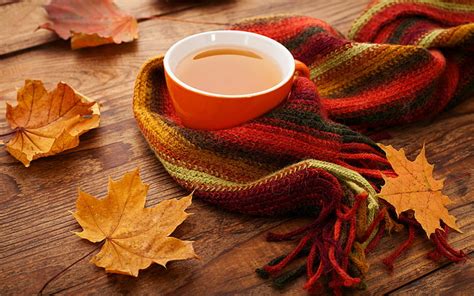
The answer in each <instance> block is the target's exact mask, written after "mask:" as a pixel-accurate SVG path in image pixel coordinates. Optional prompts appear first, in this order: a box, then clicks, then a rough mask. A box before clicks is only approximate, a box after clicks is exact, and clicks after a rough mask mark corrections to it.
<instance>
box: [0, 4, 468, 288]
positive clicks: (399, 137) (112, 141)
mask: <svg viewBox="0 0 474 296" xmlns="http://www.w3.org/2000/svg"><path fill="white" fill-rule="evenodd" d="M325 2H327V1H321V0H318V1H314V0H311V1H309V0H308V1H301V3H300V5H298V6H296V5H292V6H295V7H290V6H289V5H288V3H287V1H273V2H271V3H267V2H263V1H250V0H242V1H239V3H240V5H241V6H239V4H238V3H237V2H230V3H222V4H220V5H219V6H218V7H205V8H200V9H198V10H196V11H194V10H189V11H184V12H180V13H177V14H173V15H171V16H169V17H167V18H168V19H166V20H165V19H159V18H158V19H154V20H150V21H146V22H142V23H140V30H141V32H142V34H141V36H140V39H139V40H138V41H137V42H134V43H130V44H123V45H118V46H115V45H107V46H103V47H99V48H95V49H86V50H79V51H71V50H69V48H68V45H67V44H65V43H60V42H56V43H54V44H48V45H45V46H43V47H41V48H36V49H35V50H32V51H26V52H21V53H19V54H17V55H11V56H9V57H8V58H4V59H0V68H1V69H2V74H3V73H4V75H2V76H1V77H0V97H1V98H3V99H5V100H7V101H10V102H13V101H14V99H15V88H16V87H18V86H21V84H22V83H23V80H24V79H25V78H36V79H42V80H44V81H45V82H46V84H47V85H48V86H49V87H52V86H53V85H54V84H55V83H56V82H58V81H60V80H63V81H65V82H68V83H70V84H71V85H72V86H73V87H75V88H76V89H78V90H80V91H81V93H84V94H85V95H88V96H90V97H92V98H95V99H98V100H99V101H100V102H101V103H103V105H104V107H103V112H102V114H103V116H102V125H101V127H100V128H99V129H97V130H94V131H92V132H89V133H87V134H85V135H84V136H83V137H82V138H81V139H82V142H81V145H80V146H79V147H78V148H76V149H74V150H71V151H68V152H66V153H64V154H63V155H59V156H55V157H50V158H48V159H41V160H37V161H35V162H33V163H32V166H31V167H30V168H28V169H25V168H24V167H22V165H21V164H20V163H18V162H17V161H15V160H14V159H13V158H12V157H11V156H9V155H8V154H7V153H6V152H5V151H4V150H3V149H2V150H0V164H1V165H0V183H1V184H2V186H1V187H0V190H2V191H0V225H1V228H0V236H1V237H2V240H1V241H0V254H1V257H0V278H2V281H1V282H0V290H1V291H2V293H5V294H33V293H38V292H39V291H40V290H41V289H42V288H43V286H44V285H45V283H47V282H48V281H50V282H49V283H48V285H47V286H46V287H45V288H44V289H43V291H42V292H44V293H65V294H84V293H94V292H95V293H107V294H111V293H120V294H126V293H134V294H150V293H160V294H176V292H181V293H186V294H192V293H195V294H202V293H204V292H205V293H207V294H222V293H244V294H255V295H257V294H258V295H265V294H270V293H273V292H274V290H272V289H271V287H270V286H269V283H268V282H265V281H262V280H261V279H259V278H257V277H256V276H255V274H254V272H253V270H254V269H255V268H256V267H259V266H261V265H262V264H264V263H265V262H267V261H268V260H269V259H270V258H272V257H275V256H277V255H280V254H281V253H283V252H286V251H288V250H289V249H290V248H291V247H292V244H291V243H282V244H280V243H267V242H265V241H264V239H263V238H264V234H265V232H266V231H267V230H269V229H273V228H274V227H275V226H277V225H279V224H280V223H282V221H284V220H282V218H275V219H263V218H254V217H247V216H242V215H238V214H232V213H226V212H223V211H220V210H218V209H216V208H214V207H210V206H208V205H206V204H204V203H202V202H200V201H199V200H196V201H195V202H194V204H193V206H192V208H191V212H193V213H194V215H192V216H191V217H190V218H189V219H188V220H187V221H186V222H185V223H184V224H183V225H182V226H181V227H180V228H179V229H178V231H177V233H176V235H177V236H178V237H181V238H184V239H191V240H195V241H196V244H195V245H196V251H197V253H198V254H199V255H200V256H201V260H199V261H186V262H175V263H171V264H170V265H169V267H168V269H167V270H166V271H165V270H164V269H163V268H160V267H157V266H153V267H152V268H150V269H148V270H145V271H142V272H141V273H140V277H139V278H138V279H133V278H129V277H125V276H120V275H107V274H105V273H104V271H103V270H101V269H99V268H96V267H95V266H93V265H91V264H90V263H88V260H89V259H90V255H89V256H87V254H89V252H91V251H92V250H94V248H95V246H94V245H93V244H90V243H88V242H86V241H82V240H80V239H79V238H77V237H75V236H73V235H71V233H70V232H71V231H77V230H79V227H78V225H77V224H76V223H75V222H74V220H73V219H72V217H71V216H70V214H69V213H68V212H67V211H68V210H73V209H74V206H75V205H74V203H75V199H76V194H77V193H76V188H77V187H78V186H80V187H81V188H82V189H83V190H85V191H86V192H89V193H91V194H94V195H97V196H104V195H105V194H106V185H105V184H106V180H107V177H108V176H109V175H110V176H112V177H114V178H118V177H120V176H121V175H122V174H123V173H124V172H126V171H128V170H131V169H133V168H134V167H136V166H140V168H141V172H142V177H143V179H144V180H145V181H146V182H147V183H150V184H151V188H150V193H149V200H148V205H154V204H156V203H157V202H158V201H160V200H163V199H166V198H170V197H174V196H177V195H179V194H182V193H183V192H182V191H181V189H180V188H178V187H177V186H176V184H175V183H174V182H173V181H172V180H171V178H170V177H169V176H168V175H167V174H166V172H165V171H164V170H163V168H162V167H161V165H160V164H159V162H158V161H157V160H156V158H155V157H154V155H153V153H152V152H151V151H150V150H149V149H148V147H147V144H146V142H145V140H144V139H143V137H142V136H141V135H140V132H139V131H138V128H137V127H136V124H135V121H134V119H133V114H132V112H131V98H132V91H133V80H134V77H135V75H136V73H137V71H138V68H139V67H140V65H141V64H142V63H143V62H144V61H146V60H147V59H148V58H149V57H151V56H153V55H156V54H158V53H160V52H164V51H165V50H166V49H167V48H168V47H169V46H170V45H171V44H172V43H173V42H175V41H177V40H178V39H180V38H182V37H184V36H186V35H188V34H192V33H195V32H199V31H204V30H211V29H217V28H223V27H224V26H222V25H218V24H209V20H212V21H213V22H216V23H227V22H231V21H233V20H235V19H240V18H245V17H251V16H254V15H256V14H260V13H284V12H288V11H289V10H290V9H293V11H292V12H297V13H300V14H306V15H310V16H315V17H319V18H322V19H325V20H328V21H329V22H330V23H339V24H338V25H337V27H338V28H339V29H340V30H343V29H344V26H347V24H349V23H350V21H349V20H347V19H345V20H344V17H342V16H341V15H339V13H338V12H337V11H341V10H342V11H344V9H342V8H343V7H342V6H340V7H339V8H338V9H339V10H335V9H333V6H330V5H327V4H326V3H325ZM335 2H336V3H340V2H341V3H342V1H335ZM363 2H364V1H360V2H359V1H357V3H358V6H357V7H359V8H358V11H357V10H356V9H355V8H354V9H352V10H351V12H350V13H349V12H347V11H344V13H345V14H347V15H349V14H351V15H352V14H354V15H355V14H357V13H358V12H359V11H360V10H361V9H362V7H363V6H364V5H365V3H363ZM334 5H339V4H334ZM350 5H352V4H350ZM346 6H349V5H346ZM219 11H220V13H219ZM339 19H341V20H339ZM190 21H191V22H198V23H193V24H190V23H188V22H190ZM199 22H200V23H199ZM205 22H207V24H205ZM4 111H5V105H4V104H0V114H1V113H4ZM473 113H474V102H472V101H471V102H465V103H464V104H462V105H460V106H458V107H457V108H455V109H453V110H450V111H449V112H447V113H445V114H444V115H443V116H441V117H439V118H437V119H436V120H435V121H433V122H431V123H430V124H428V123H420V124H415V125H412V126H410V127H404V128H400V129H394V130H392V133H393V135H394V139H391V140H389V141H386V142H385V143H393V144H394V145H396V146H397V147H401V146H403V147H405V148H406V149H407V151H408V152H409V154H410V155H411V156H413V155H414V154H415V153H416V152H417V151H418V150H419V148H420V146H421V143H422V141H423V140H426V142H427V153H428V157H429V159H430V160H431V161H432V162H435V163H436V164H437V167H436V173H437V174H438V175H439V176H447V181H446V190H445V193H446V194H448V195H450V196H452V198H453V200H454V202H455V203H454V204H453V205H452V207H451V208H452V213H453V214H454V215H456V216H457V217H458V220H459V225H460V227H461V229H462V230H463V231H464V234H452V235H451V236H450V242H452V244H453V245H454V246H455V247H458V248H465V247H470V246H472V244H473V241H472V234H473V232H474V230H473V227H474V226H473V225H474V223H473V218H472V217H471V216H472V215H471V214H470V213H471V212H472V204H470V203H471V202H472V196H473V189H472V188H474V177H473V171H472V167H473V161H474V159H473V156H472V151H471V152H470V150H469V149H470V147H472V145H474V139H473V137H472V132H471V131H472V122H473V118H474V117H473V116H474V114H473ZM2 127H6V123H5V121H4V119H3V118H1V119H0V130H2V129H1V128H2ZM58 176H60V177H58ZM306 222H307V221H306V220H295V221H291V222H289V224H284V225H281V226H278V228H276V230H279V231H283V230H289V229H292V228H293V227H296V226H297V225H302V224H304V223H306ZM405 237H406V233H401V234H397V235H394V236H393V237H387V238H384V240H383V241H382V243H381V246H380V247H379V248H378V249H377V250H376V251H375V252H374V254H373V255H372V256H371V263H372V269H371V273H370V274H369V277H368V278H367V279H366V281H367V283H368V285H369V287H370V288H369V290H368V291H367V292H366V294H373V293H377V294H380V293H384V292H388V291H393V290H394V289H395V288H397V287H400V286H401V285H404V284H407V283H410V282H412V281H413V280H416V279H417V278H419V277H420V276H423V275H426V274H428V273H430V272H432V271H433V270H436V269H437V268H439V267H440V266H442V265H441V264H436V263H432V262H431V261H428V260H427V259H425V255H426V252H428V250H430V243H429V242H427V241H426V240H423V239H421V238H420V237H419V238H417V240H416V241H415V243H414V245H413V248H412V249H410V250H409V251H408V252H407V253H406V254H404V255H403V256H402V257H401V258H400V260H399V261H397V263H396V265H395V267H396V272H395V273H394V274H392V275H389V274H388V273H387V271H386V270H385V269H384V267H383V266H382V265H381V263H380V260H381V258H383V257H384V256H386V255H387V254H388V253H389V252H390V251H391V250H392V249H393V248H394V247H396V245H397V244H398V243H400V241H402V240H403V239H405ZM84 256H85V257H84ZM83 257H84V258H83ZM76 261H78V262H77V263H75V262H76ZM58 274H59V275H58ZM56 275H58V276H56ZM303 281H304V279H301V280H300V281H299V282H298V283H296V284H295V285H292V286H290V287H288V288H287V289H286V290H284V293H285V294H291V295H294V294H304V291H303V290H302V289H301V283H302V282H303Z"/></svg>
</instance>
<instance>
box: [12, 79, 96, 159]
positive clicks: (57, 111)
mask: <svg viewBox="0 0 474 296" xmlns="http://www.w3.org/2000/svg"><path fill="white" fill-rule="evenodd" d="M17 102H18V105H17V106H15V107H12V106H11V105H10V104H8V103H7V114H6V118H7V121H8V123H9V125H10V127H11V128H12V129H13V130H14V131H13V132H12V133H13V134H14V136H13V138H12V139H10V141H9V142H8V143H7V144H6V146H7V151H8V152H9V153H10V154H11V155H12V156H13V157H15V158H16V159H18V160H19V161H21V162H22V163H23V164H24V165H25V166H26V167H28V166H29V165H30V162H31V161H32V160H34V159H37V158H40V157H45V156H50V155H54V154H57V153H59V152H62V151H64V150H67V149H71V148H74V147H76V146H77V145H79V136H80V135H82V134H83V133H85V132H87V131H88V130H90V129H93V128H96V127H98V126H99V121H100V112H99V104H98V103H96V102H93V101H91V100H90V99H88V98H87V97H85V96H83V95H81V94H79V93H77V92H75V91H74V89H72V88H71V87H70V86H68V85H67V84H65V83H62V82H60V83H58V85H57V86H56V88H55V89H54V90H53V91H51V92H47V91H46V89H45V88H44V85H43V83H42V82H41V81H39V80H26V81H25V85H24V86H23V87H22V88H21V89H19V90H18V93H17Z"/></svg>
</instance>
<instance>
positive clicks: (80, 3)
mask: <svg viewBox="0 0 474 296" xmlns="http://www.w3.org/2000/svg"><path fill="white" fill-rule="evenodd" d="M45 9H46V12H47V13H48V18H49V20H50V21H51V22H50V23H46V24H42V25H40V26H39V27H40V28H43V29H48V30H51V31H54V32H56V34H58V35H59V37H61V38H62V39H65V40H67V39H69V38H70V37H71V47H72V48H73V49H77V48H82V47H92V46H98V45H102V44H107V43H122V42H130V41H133V40H134V39H136V38H138V24H137V20H136V19H135V18H134V17H133V16H131V15H129V14H127V13H125V12H123V11H122V10H120V9H119V8H118V7H117V6H116V5H115V4H114V3H113V1H112V0H52V1H51V3H50V4H48V5H46V6H45Z"/></svg>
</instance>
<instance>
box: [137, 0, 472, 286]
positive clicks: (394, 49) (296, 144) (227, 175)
mask: <svg viewBox="0 0 474 296" xmlns="http://www.w3.org/2000/svg"><path fill="white" fill-rule="evenodd" d="M469 3H471V4H469ZM473 22H474V5H473V4H472V1H469V0H468V1H466V0H451V1H436V0H398V1H393V0H389V1H374V2H372V3H371V5H370V6H369V7H368V8H367V9H366V11H365V12H364V13H363V14H362V15H361V16H360V17H359V18H358V19H356V20H355V22H354V24H353V26H352V28H351V30H350V32H349V38H345V37H344V36H343V35H342V34H341V33H339V32H338V31H336V30H335V29H334V28H332V27H331V26H330V25H328V24H327V23H325V22H323V21H321V20H318V19H314V18H310V17H302V16H278V17H265V18H259V19H252V20H247V21H244V22H241V23H239V24H236V25H235V26H233V27H232V28H231V29H236V30H245V31H251V32H255V33H259V34H262V35H266V36H268V37H270V38H273V39H275V40H277V41H279V42H281V43H282V44H283V45H284V46H286V47H287V48H288V49H289V50H290V51H291V52H292V54H293V55H294V57H295V58H296V59H298V60H300V61H302V62H304V63H305V64H306V65H308V66H309V67H310V70H311V79H307V78H303V77H300V78H297V79H296V81H295V83H294V85H293V89H292V91H291V94H290V96H289V97H288V99H287V100H286V101H285V102H284V103H282V104H281V105H280V106H278V107H277V108H275V109H274V110H272V111H270V112H268V113H267V114H265V115H263V116H261V117H260V118H257V119H255V120H252V121H249V122H247V123H244V124H242V125H240V126H237V127H233V128H230V129H224V130H217V131H200V130H193V129H189V128H185V127H183V126H182V125H181V124H180V120H179V118H178V117H177V116H176V114H175V111H174V109H173V105H172V103H171V101H170V98H169V95H168V92H167V89H166V84H165V80H164V75H163V64H162V57H155V58H153V59H151V60H150V61H148V62H147V63H146V64H145V65H144V66H143V67H142V68H141V70H140V72H139V74H138V77H137V80H136V84H135V92H134V102H133V108H134V113H135V117H136V120H137V122H138V125H139V127H140V129H141V131H142V133H143V135H144V136H145V138H146V139H147V141H148V143H149V144H150V147H151V148H152V149H153V151H154V152H155V153H156V155H157V157H158V158H159V160H160V161H161V163H162V164H163V166H164V167H165V169H166V170H167V171H168V172H169V174H170V175H171V176H172V177H173V178H174V179H175V180H176V182H177V183H179V184H180V185H182V186H183V187H184V188H186V189H188V190H190V191H191V190H194V191H195V193H194V195H195V196H196V197H199V198H201V199H203V200H205V201H207V202H209V203H211V204H214V205H217V206H218V207H221V208H223V209H226V210H230V211H234V212H240V213H245V214H252V215H263V216H273V215H283V214H290V213H291V214H295V213H296V214H305V215H310V216H312V217H314V221H313V222H312V223H310V224H309V225H307V226H305V227H302V228H299V229H296V230H294V231H292V232H290V233H286V234H274V233H271V234H269V236H268V239H269V240H272V241H278V240H287V239H297V241H298V243H297V246H296V247H295V249H294V250H293V251H292V252H290V253H289V254H286V255H283V256H280V257H278V258H276V259H275V260H272V261H271V262H269V263H268V264H267V265H265V266H264V267H263V268H262V269H259V270H258V273H259V274H260V275H261V276H263V277H268V276H272V277H273V278H274V283H275V284H276V285H283V284H285V283H287V282H288V281H289V280H291V279H293V278H295V277H296V276H297V275H300V274H307V277H308V281H307V283H306V285H305V288H307V289H308V290H314V289H315V288H316V287H318V285H319V284H318V279H319V278H320V277H321V276H323V275H325V276H327V277H328V278H329V279H330V281H329V284H328V285H329V287H331V288H332V289H333V291H334V292H335V293H339V292H340V291H341V290H340V289H341V287H357V286H359V285H361V284H362V282H361V281H362V280H363V278H364V274H365V273H366V272H367V270H368V265H367V263H366V260H365V256H366V255H367V254H368V253H370V251H371V250H372V249H373V248H374V247H375V246H376V245H377V243H378V242H379V240H380V239H381V237H382V236H383V235H384V233H385V232H386V231H390V230H392V229H399V228H400V227H403V225H405V226H406V227H408V229H409V237H408V239H407V241H405V242H403V243H402V244H401V245H400V247H399V248H398V249H397V250H395V251H394V252H393V253H392V254H390V255H389V256H388V257H387V258H386V259H385V260H384V263H385V264H386V265H387V266H389V267H392V266H393V261H394V260H395V259H396V258H397V257H398V256H399V255H400V254H401V252H402V251H403V250H405V249H406V248H407V247H408V246H409V245H410V244H411V241H412V240H413V236H414V231H415V228H416V227H419V225H418V224H417V223H416V221H414V220H413V219H412V218H410V217H408V216H400V217H396V216H395V215H394V213H393V210H392V209H390V208H389V207H388V206H387V205H385V204H384V203H383V202H382V201H381V200H378V199H377V196H376V192H377V191H378V190H379V189H380V186H381V185H382V184H383V179H382V174H388V175H390V174H392V175H393V172H392V170H391V167H390V164H389V163H388V161H387V160H386V158H385V155H384V153H383V151H382V150H380V148H379V147H378V146H377V145H376V144H375V143H374V142H373V141H372V140H371V139H370V138H368V137H367V136H364V135H363V134H362V133H366V132H369V131H371V130H374V129H380V128H383V127H387V126H393V125H400V124H405V123H410V122H413V121H416V120H420V119H427V118H430V117H433V116H435V115H436V114H438V113H439V112H441V111H442V110H444V109H446V108H449V107H450V106H452V105H454V104H456V103H457V102H459V101H461V100H463V99H466V98H469V97H472V96H473V95H474V23H473ZM360 132H362V133H360ZM446 235H447V229H446V228H445V229H444V230H439V231H437V232H436V234H433V235H432V236H431V240H432V241H433V244H434V247H435V248H434V251H433V252H431V253H430V256H431V257H432V258H438V257H441V256H444V257H446V258H448V259H450V260H451V261H462V260H464V254H463V253H462V252H459V251H456V250H454V249H452V248H451V247H449V245H448V244H447V242H446V239H447V237H446ZM302 256H305V257H307V259H306V263H305V264H304V265H302V266H300V267H297V268H296V269H293V270H287V269H288V265H289V263H291V262H292V261H294V260H295V259H296V258H298V257H302Z"/></svg>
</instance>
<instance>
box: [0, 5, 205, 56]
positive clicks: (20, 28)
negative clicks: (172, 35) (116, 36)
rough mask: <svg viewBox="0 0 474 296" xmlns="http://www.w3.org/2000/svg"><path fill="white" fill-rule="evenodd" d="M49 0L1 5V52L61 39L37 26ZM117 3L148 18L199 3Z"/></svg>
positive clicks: (44, 21) (141, 16)
mask: <svg viewBox="0 0 474 296" xmlns="http://www.w3.org/2000/svg"><path fill="white" fill-rule="evenodd" d="M48 2H49V0H26V1H20V2H14V3H11V4H8V3H9V2H6V3H5V4H8V5H0V20H1V22H2V24H4V25H3V26H1V27H0V40H2V42H1V43H0V56H1V55H4V54H7V53H12V52H15V51H18V50H23V49H27V48H30V47H33V46H38V45H42V44H45V43H49V42H52V41H54V40H58V39H59V37H58V36H57V35H56V34H55V33H54V32H51V31H48V30H43V29H40V30H37V28H38V26H39V25H41V24H44V23H46V22H47V21H48V19H47V14H46V11H45V10H44V9H43V7H42V6H43V5H45V4H47V3H48ZM115 2H116V3H117V5H118V6H119V7H120V8H122V9H124V10H125V11H127V12H130V13H131V14H132V15H134V16H135V17H136V18H138V19H140V18H146V17H149V16H152V15H162V14H168V13H171V12H173V11H180V10H183V9H186V8H190V7H194V6H196V5H199V3H197V4H196V3H194V4H193V3H192V2H173V3H170V2H167V1H156V0H141V1H127V0H117V1H115Z"/></svg>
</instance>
